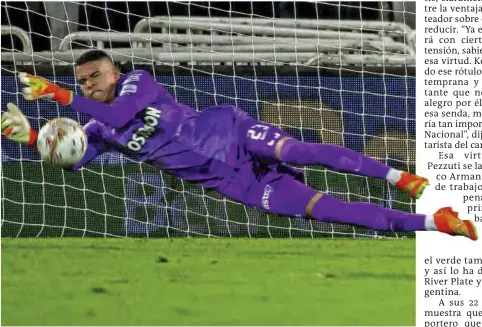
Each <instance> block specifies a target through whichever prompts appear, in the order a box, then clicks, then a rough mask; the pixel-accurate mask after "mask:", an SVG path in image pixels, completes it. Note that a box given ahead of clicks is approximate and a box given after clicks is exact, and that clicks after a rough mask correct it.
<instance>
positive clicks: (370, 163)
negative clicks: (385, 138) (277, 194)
mask: <svg viewBox="0 0 482 327" xmlns="http://www.w3.org/2000/svg"><path fill="white" fill-rule="evenodd" d="M279 156H280V159H281V160H282V161H283V162H286V163H288V164H295V165H324V166H328V167H329V168H331V169H333V170H335V171H338V172H344V173H345V172H346V173H353V174H357V175H361V176H367V177H376V178H379V179H385V178H386V176H387V174H388V171H389V170H390V167H389V166H387V165H385V164H383V163H381V162H379V161H377V160H375V159H372V158H370V157H367V156H365V155H363V154H361V153H358V152H356V151H353V150H350V149H347V148H344V147H341V146H338V145H333V144H317V143H305V142H301V141H298V140H296V139H289V140H287V141H286V142H285V143H284V144H283V146H282V148H281V152H280V155H279Z"/></svg>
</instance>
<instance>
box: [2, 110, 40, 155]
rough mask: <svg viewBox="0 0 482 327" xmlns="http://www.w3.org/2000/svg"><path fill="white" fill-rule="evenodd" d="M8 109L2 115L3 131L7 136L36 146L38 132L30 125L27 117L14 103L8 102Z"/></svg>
mask: <svg viewBox="0 0 482 327" xmlns="http://www.w3.org/2000/svg"><path fill="white" fill-rule="evenodd" d="M7 109H8V111H7V112H5V113H4V114H3V115H2V133H3V135H5V137H6V138H8V139H9V140H12V141H14V142H19V143H23V144H26V145H28V146H31V147H33V148H36V146H37V136H38V133H37V132H36V131H35V130H33V129H32V128H31V127H30V124H29V122H28V120H27V118H26V117H25V116H24V115H23V113H22V112H21V111H20V109H19V108H18V107H17V106H16V105H14V104H13V103H7Z"/></svg>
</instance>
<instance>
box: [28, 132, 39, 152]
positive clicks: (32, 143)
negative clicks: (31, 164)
mask: <svg viewBox="0 0 482 327" xmlns="http://www.w3.org/2000/svg"><path fill="white" fill-rule="evenodd" d="M37 139H38V132H37V131H36V130H34V129H33V128H30V131H29V135H28V141H27V145H28V146H29V147H31V148H34V149H37Z"/></svg>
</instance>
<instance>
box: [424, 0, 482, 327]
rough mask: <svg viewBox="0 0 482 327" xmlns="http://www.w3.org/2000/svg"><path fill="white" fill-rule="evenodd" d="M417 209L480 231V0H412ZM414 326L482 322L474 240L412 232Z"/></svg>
mask: <svg viewBox="0 0 482 327" xmlns="http://www.w3.org/2000/svg"><path fill="white" fill-rule="evenodd" d="M417 14H418V16H417V34H418V35H417V52H418V53H417V77H418V80H417V84H418V85H417V173H418V174H419V175H422V176H426V177H427V178H429V180H430V182H431V187H429V188H427V190H426V192H425V193H424V196H423V197H422V198H421V199H420V200H419V201H418V202H417V211H418V212H424V213H425V212H427V213H430V212H435V211H436V210H437V209H439V208H441V207H445V206H452V207H453V209H454V210H455V211H457V212H458V213H459V216H460V218H462V219H469V220H472V221H473V222H475V225H476V226H477V227H478V229H479V232H480V230H481V229H482V64H481V63H482V1H481V0H475V1H446V0H433V1H427V0H425V1H417ZM417 326H424V327H459V326H464V327H480V326H482V241H480V240H479V241H476V242H474V241H471V240H469V239H467V238H462V237H451V236H447V235H444V234H441V233H430V232H429V233H427V232H423V233H418V234H417Z"/></svg>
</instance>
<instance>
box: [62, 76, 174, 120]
mask: <svg viewBox="0 0 482 327" xmlns="http://www.w3.org/2000/svg"><path fill="white" fill-rule="evenodd" d="M124 77H125V78H123V79H121V80H120V82H119V85H118V86H117V92H118V97H117V98H116V99H115V100H114V101H113V102H112V103H110V104H105V103H101V102H97V101H95V100H92V99H87V98H84V97H82V96H79V95H74V99H73V101H72V103H71V104H70V107H71V108H72V109H74V110H76V111H79V112H82V113H84V114H87V115H89V116H91V117H92V118H94V119H95V120H98V121H100V122H102V123H105V124H107V125H109V126H112V127H114V128H120V127H122V126H124V125H125V124H127V123H128V122H129V121H130V120H132V119H134V117H135V116H136V114H137V113H138V112H139V111H141V110H142V109H145V108H146V107H147V106H149V105H150V104H152V103H154V102H156V100H158V99H159V98H160V97H161V96H162V97H164V98H166V100H167V99H172V97H171V95H170V94H169V93H168V92H167V91H166V90H165V89H164V88H163V87H162V86H161V85H159V84H158V83H157V81H156V80H155V79H154V77H153V76H152V75H151V74H149V73H148V72H147V71H144V70H136V71H133V72H130V73H129V74H127V75H126V76H124Z"/></svg>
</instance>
